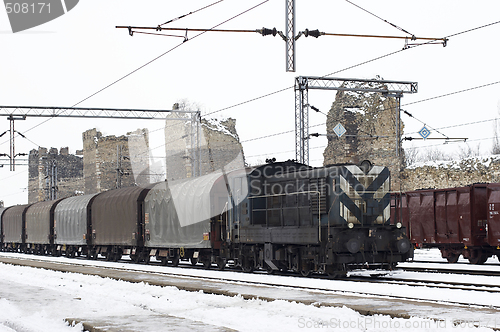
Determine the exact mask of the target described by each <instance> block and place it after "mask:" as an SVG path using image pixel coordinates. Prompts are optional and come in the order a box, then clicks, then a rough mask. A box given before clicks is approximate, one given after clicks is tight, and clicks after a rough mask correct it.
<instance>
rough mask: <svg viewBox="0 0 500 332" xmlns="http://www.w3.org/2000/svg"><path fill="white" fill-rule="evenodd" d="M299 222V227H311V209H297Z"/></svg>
mask: <svg viewBox="0 0 500 332" xmlns="http://www.w3.org/2000/svg"><path fill="white" fill-rule="evenodd" d="M299 220H300V226H309V225H311V220H312V216H311V209H310V208H309V207H300V208H299Z"/></svg>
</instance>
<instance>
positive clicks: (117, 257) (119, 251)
mask: <svg viewBox="0 0 500 332" xmlns="http://www.w3.org/2000/svg"><path fill="white" fill-rule="evenodd" d="M114 256H115V257H113V258H114V259H113V261H114V262H118V261H119V260H120V259H122V256H123V250H122V249H118V251H117V252H116V253H115V255H114Z"/></svg>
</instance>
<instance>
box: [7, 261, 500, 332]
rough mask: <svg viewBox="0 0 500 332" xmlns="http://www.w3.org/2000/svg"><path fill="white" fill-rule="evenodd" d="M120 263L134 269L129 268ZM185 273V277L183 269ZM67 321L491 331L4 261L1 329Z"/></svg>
mask: <svg viewBox="0 0 500 332" xmlns="http://www.w3.org/2000/svg"><path fill="white" fill-rule="evenodd" d="M3 254H4V253H3ZM3 254H2V255H3ZM118 264H120V263H118ZM123 265H127V267H130V265H129V264H123ZM137 267H138V268H139V269H144V268H153V267H150V266H137ZM156 268H157V267H156ZM162 268H163V269H167V268H165V267H162ZM170 269H172V268H170ZM190 271H195V270H190ZM196 271H198V270H196ZM182 272H183V273H185V270H184V269H183V271H182ZM202 272H207V271H202ZM208 272H218V271H208ZM229 273H231V272H229ZM233 274H235V275H236V274H237V275H240V276H243V277H244V276H248V275H247V274H242V273H233ZM250 276H252V278H257V279H258V278H261V277H265V278H269V277H270V276H264V275H258V274H251V275H250ZM243 277H242V278H243ZM273 277H274V276H273ZM283 279H289V280H290V279H299V280H302V281H301V282H303V283H311V282H314V283H317V282H322V280H315V279H308V278H286V277H283ZM273 281H274V280H273ZM332 284H336V285H337V286H339V287H344V286H345V287H347V286H348V284H349V282H344V281H337V282H333V283H332ZM355 284H357V285H358V287H359V286H360V285H359V284H358V283H355ZM403 286H404V287H409V286H405V285H403ZM371 287H372V288H373V286H371ZM410 288H411V287H410ZM408 292H411V289H409V290H408ZM413 292H415V291H413ZM434 292H436V291H435V290H434ZM438 292H439V291H438ZM367 301H369V299H367ZM499 301H500V300H499ZM65 318H78V319H82V320H84V321H113V322H115V323H117V322H120V321H123V322H127V324H128V325H127V326H128V327H129V328H130V329H131V330H136V331H172V330H175V331H218V330H225V329H234V330H238V331H256V330H259V331H307V330H309V331H317V330H335V331H403V330H404V331H468V330H471V329H474V330H475V331H491V330H490V329H486V328H479V329H475V328H474V324H475V323H477V321H476V322H470V323H469V322H462V323H461V324H458V325H454V324H453V322H452V318H447V319H446V320H441V321H439V320H437V321H436V320H429V319H422V318H411V319H401V318H390V317H389V316H382V315H375V316H363V315H360V314H359V313H357V312H355V311H353V310H351V309H349V308H346V307H343V308H334V307H316V306H314V305H305V304H300V303H293V302H286V301H273V302H266V301H262V300H258V299H255V300H244V299H243V298H242V297H239V296H237V297H228V296H221V295H211V294H204V293H202V292H187V291H182V290H179V289H177V288H175V287H158V286H151V285H147V284H144V283H139V284H133V283H128V282H123V281H116V280H112V279H107V278H101V277H95V276H86V275H79V274H73V273H62V272H55V271H47V270H42V269H34V268H29V267H21V266H12V265H6V264H0V332H6V331H8V332H11V331H23V332H31V331H33V332H35V331H36V332H38V331H51V332H58V331H81V330H82V326H81V325H77V326H75V327H70V326H68V325H66V324H65V322H64V319H65ZM478 321H479V319H478ZM481 323H484V322H481ZM134 324H135V325H134ZM489 325H490V326H497V327H500V316H499V321H498V323H497V324H496V325H495V324H491V322H490V324H489Z"/></svg>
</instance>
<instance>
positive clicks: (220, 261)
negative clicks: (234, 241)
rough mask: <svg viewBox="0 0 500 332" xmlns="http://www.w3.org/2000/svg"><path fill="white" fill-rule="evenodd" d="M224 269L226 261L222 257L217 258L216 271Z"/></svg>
mask: <svg viewBox="0 0 500 332" xmlns="http://www.w3.org/2000/svg"><path fill="white" fill-rule="evenodd" d="M225 268H226V260H225V259H224V258H222V257H217V269H218V270H219V271H223V270H224V269H225Z"/></svg>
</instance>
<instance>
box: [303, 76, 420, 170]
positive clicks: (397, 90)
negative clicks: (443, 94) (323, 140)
mask: <svg viewBox="0 0 500 332" xmlns="http://www.w3.org/2000/svg"><path fill="white" fill-rule="evenodd" d="M309 89H318V90H341V91H357V92H378V93H382V94H384V95H385V96H388V97H395V98H396V101H397V112H396V116H397V119H396V137H397V147H396V155H399V150H400V148H401V133H400V128H399V122H400V115H399V113H400V105H401V97H403V94H404V93H417V92H418V83H417V82H406V81H388V80H377V79H373V80H367V79H352V78H335V77H315V76H299V77H296V78H295V159H296V160H297V161H298V162H300V163H303V164H306V165H308V164H309V100H308V90H309Z"/></svg>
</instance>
